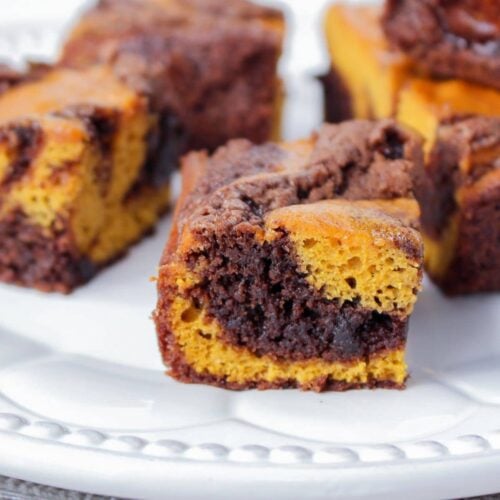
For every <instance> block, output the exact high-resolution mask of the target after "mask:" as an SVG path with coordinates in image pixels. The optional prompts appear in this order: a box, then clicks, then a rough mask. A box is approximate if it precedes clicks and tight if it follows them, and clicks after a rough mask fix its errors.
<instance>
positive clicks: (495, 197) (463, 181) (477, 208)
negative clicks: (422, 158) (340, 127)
mask: <svg viewBox="0 0 500 500" xmlns="http://www.w3.org/2000/svg"><path fill="white" fill-rule="evenodd" d="M417 191H418V198H419V200H420V202H421V207H422V226H423V232H424V239H425V248H426V267H427V271H428V272H429V274H430V275H431V277H432V278H433V279H434V280H435V281H436V282H437V283H439V285H440V286H441V287H442V288H443V289H444V290H445V291H446V292H447V293H449V294H460V293H470V292H479V291H483V292H486V291H496V290H500V117H497V118H486V117H482V118H478V117H474V118H463V119H460V118H457V119H455V120H451V121H450V122H449V123H443V124H441V125H440V127H439V130H438V139H437V141H436V146H435V148H434V149H433V150H432V152H431V154H430V158H429V162H428V166H427V175H426V177H425V182H424V183H422V185H421V186H419V188H418V190H417Z"/></svg>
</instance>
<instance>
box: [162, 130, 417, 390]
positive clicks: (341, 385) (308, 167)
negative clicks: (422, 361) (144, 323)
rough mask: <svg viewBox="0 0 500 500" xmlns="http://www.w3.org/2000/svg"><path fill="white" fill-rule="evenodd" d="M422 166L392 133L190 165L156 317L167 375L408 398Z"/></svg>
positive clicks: (235, 144)
mask: <svg viewBox="0 0 500 500" xmlns="http://www.w3.org/2000/svg"><path fill="white" fill-rule="evenodd" d="M421 162H422V151H421V144H420V140H419V139H418V138H417V136H415V135H414V134H413V133H412V132H410V131H408V130H406V129H404V128H402V127H400V126H398V125H396V124H395V123H394V122H392V121H385V122H380V123H373V122H368V121H353V122H345V123H343V124H341V125H338V126H336V125H325V126H323V127H322V128H321V129H320V131H319V132H318V133H317V134H315V135H314V136H313V137H312V138H310V139H306V140H304V141H297V142H293V143H281V144H266V145H263V146H255V145H253V144H251V143H250V142H248V141H244V140H239V141H232V142H230V143H228V145H227V146H225V147H223V148H220V149H219V150H217V152H216V153H215V154H214V155H213V156H208V155H207V154H206V153H192V154H190V155H188V156H187V157H186V158H185V160H184V163H183V184H184V185H183V193H182V196H181V198H180V200H179V203H178V206H177V210H176V214H175V219H174V227H173V230H172V234H171V237H170V240H169V242H168V244H167V246H166V249H165V252H164V255H163V259H162V262H161V267H160V271H159V278H158V294H159V298H158V304H157V308H156V311H155V314H154V317H155V321H156V326H157V332H158V339H159V345H160V348H161V352H162V355H163V359H164V361H165V363H166V364H167V365H168V366H169V367H170V368H169V369H170V372H169V373H170V374H171V375H172V376H173V377H175V378H176V379H178V380H181V381H184V382H201V383H209V384H214V385H218V386H220V387H226V388H231V389H245V388H252V387H257V388H260V389H265V388H271V387H276V388H285V387H300V388H302V389H314V390H322V389H327V388H332V389H338V390H341V389H347V388H358V387H398V388H401V387H403V386H404V383H405V380H406V377H407V370H406V365H405V362H404V352H405V345H406V335H407V328H408V318H409V316H410V314H411V311H412V308H413V305H414V302H415V300H416V297H417V293H418V291H419V289H420V283H421V278H422V264H423V252H422V242H421V238H420V234H419V232H418V231H417V230H416V229H414V225H415V223H416V220H417V219H418V205H417V203H416V201H415V200H414V199H413V175H414V173H415V171H416V169H417V168H418V167H421V165H420V164H421Z"/></svg>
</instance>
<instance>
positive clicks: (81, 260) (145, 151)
mask: <svg viewBox="0 0 500 500" xmlns="http://www.w3.org/2000/svg"><path fill="white" fill-rule="evenodd" d="M159 131H160V124H159V117H158V115H156V114H154V113H152V112H151V111H150V106H149V102H148V100H147V99H146V98H145V97H144V96H142V95H141V94H139V93H137V92H136V91H135V90H132V89H131V88H129V87H128V86H126V85H125V84H124V83H122V82H121V81H120V80H119V79H118V78H117V77H116V76H115V75H114V73H113V72H112V71H111V69H109V68H107V67H93V68H90V69H88V70H84V71H74V70H69V69H55V70H47V71H46V72H45V74H44V75H43V76H40V77H39V78H38V79H37V80H36V81H33V82H29V81H28V82H25V83H23V82H21V83H18V84H17V85H15V86H14V87H12V88H10V89H8V90H6V91H5V92H4V93H3V94H2V95H1V96H0V281H4V282H9V283H16V284H20V285H24V286H29V287H34V288H38V289H40V290H44V291H59V292H69V291H71V290H72V289H74V288H75V287H76V286H78V285H80V284H82V283H84V282H85V281H87V280H88V279H89V278H91V277H92V276H93V275H94V274H95V273H96V271H97V270H98V269H100V268H101V267H102V266H104V265H105V264H107V263H108V262H110V261H112V260H114V259H116V258H117V257H119V256H120V255H121V254H123V253H124V252H125V251H126V249H127V248H128V247H129V246H130V245H131V244H132V243H134V242H135V241H137V240H138V239H139V238H140V237H141V236H142V235H143V234H144V233H147V232H148V231H150V230H151V229H152V228H153V226H154V224H155V222H156V221H157V219H158V217H159V216H160V214H161V213H162V212H163V211H164V210H165V209H166V208H167V204H168V200H169V195H168V194H169V189H168V177H169V172H168V170H167V169H166V168H165V164H164V163H163V162H162V161H161V156H162V154H161V147H160V144H161V141H159V140H158V137H159Z"/></svg>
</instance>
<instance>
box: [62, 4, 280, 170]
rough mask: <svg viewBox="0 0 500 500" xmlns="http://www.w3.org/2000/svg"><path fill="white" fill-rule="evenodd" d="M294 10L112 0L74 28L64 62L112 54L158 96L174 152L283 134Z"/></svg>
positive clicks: (83, 63) (126, 74) (118, 67)
mask: <svg viewBox="0 0 500 500" xmlns="http://www.w3.org/2000/svg"><path fill="white" fill-rule="evenodd" d="M283 36H284V19H283V15H282V13H281V12H280V11H278V10H275V9H271V8H267V7H262V6H258V5H256V4H253V3H251V2H247V1H246V0H232V1H231V2H228V1H227V0H102V1H100V2H99V3H98V4H97V6H96V7H94V8H92V9H91V10H90V11H89V12H87V13H86V14H85V15H84V16H83V17H82V18H81V20H80V21H79V22H78V23H77V25H76V26H75V28H74V29H73V31H72V32H71V34H70V36H69V38H68V40H67V42H66V44H65V46H64V48H63V50H62V54H61V64H62V65H65V66H71V67H77V68H82V67H87V66H89V65H93V64H95V63H110V64H112V65H113V67H114V68H115V71H116V73H117V74H118V75H119V76H120V77H122V78H124V79H126V81H128V82H129V83H132V84H133V85H135V86H136V87H137V88H139V89H140V88H142V87H145V88H146V89H147V91H148V93H151V94H152V95H153V96H154V101H153V105H154V107H155V109H156V110H158V111H159V112H161V113H162V115H163V121H164V122H165V126H166V128H167V129H168V131H169V135H170V141H169V144H170V149H171V154H170V156H171V161H173V162H174V163H176V162H177V160H178V157H179V155H180V154H182V153H185V152H186V151H188V150H190V149H202V148H208V149H210V150H212V149H214V148H215V147H217V146H219V145H222V144H224V143H225V142H226V141H227V140H229V139H231V138H239V137H243V138H247V139H249V140H251V141H253V142H257V143H260V142H265V141H267V140H270V139H271V138H273V136H274V137H276V136H278V135H279V130H280V118H281V116H280V115H281V101H282V97H283V96H282V88H281V82H280V80H279V78H278V76H277V64H278V60H279V57H280V55H281V50H282V40H283Z"/></svg>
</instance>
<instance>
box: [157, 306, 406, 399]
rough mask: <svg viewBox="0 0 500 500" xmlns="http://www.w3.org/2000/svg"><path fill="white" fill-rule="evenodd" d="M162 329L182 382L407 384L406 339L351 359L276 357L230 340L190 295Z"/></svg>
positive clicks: (164, 347) (167, 357) (234, 385)
mask: <svg viewBox="0 0 500 500" xmlns="http://www.w3.org/2000/svg"><path fill="white" fill-rule="evenodd" d="M157 319H161V320H166V321H161V323H162V324H169V325H171V328H172V331H173V332H175V333H172V331H165V332H161V335H160V337H159V338H160V348H161V351H162V353H163V355H164V361H165V362H166V363H167V364H168V365H169V367H170V370H169V374H170V375H171V376H173V377H174V378H176V379H178V380H180V381H182V382H191V383H207V384H212V385H217V386H220V387H224V388H228V389H248V388H258V389H269V388H287V387H300V388H301V389H305V390H315V391H321V390H326V389H333V390H346V389H352V388H362V387H370V388H375V387H392V388H403V387H404V384H405V381H406V378H407V367H406V364H405V361H404V342H403V345H402V346H401V347H399V348H397V349H392V350H389V349H385V350H381V351H379V352H375V353H371V354H367V355H364V356H362V357H358V358H351V359H349V360H335V361H327V360H325V359H323V358H310V359H304V360H287V359H283V358H282V359H276V358H275V357H273V356H272V355H271V354H269V355H261V356H259V355H256V354H254V353H253V352H251V351H250V350H249V349H248V348H246V347H241V346H236V345H231V344H229V343H228V342H227V341H226V340H225V339H224V335H223V333H222V329H221V327H220V326H219V325H218V324H217V322H216V320H214V319H211V318H209V317H208V315H206V313H205V312H204V311H203V310H201V309H196V308H194V307H193V305H192V303H191V302H190V301H189V300H188V299H184V298H181V297H177V298H176V299H174V302H173V303H172V304H171V307H170V308H169V314H168V318H157Z"/></svg>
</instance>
